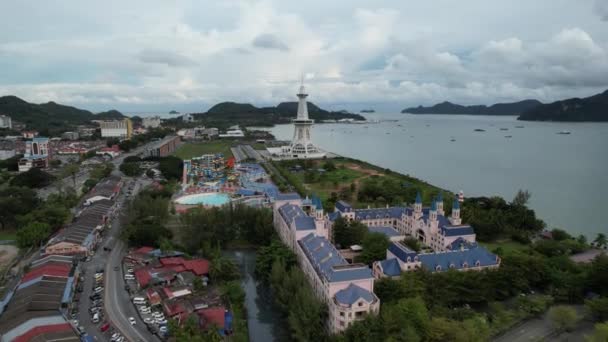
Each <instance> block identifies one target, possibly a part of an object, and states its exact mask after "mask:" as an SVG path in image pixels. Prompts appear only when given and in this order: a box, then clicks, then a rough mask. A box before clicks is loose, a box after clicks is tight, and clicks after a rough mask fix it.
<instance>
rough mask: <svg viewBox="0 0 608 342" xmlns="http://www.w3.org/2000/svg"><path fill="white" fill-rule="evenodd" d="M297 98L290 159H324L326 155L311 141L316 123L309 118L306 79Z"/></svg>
mask: <svg viewBox="0 0 608 342" xmlns="http://www.w3.org/2000/svg"><path fill="white" fill-rule="evenodd" d="M297 96H298V115H297V116H296V119H295V120H293V125H294V132H293V139H292V140H291V146H290V153H291V155H290V157H292V158H298V159H306V158H322V157H323V156H324V155H325V153H323V152H321V151H320V150H319V149H318V148H317V147H316V146H315V145H314V144H313V143H312V139H311V134H310V133H311V132H310V131H311V128H312V124H313V123H314V121H313V120H311V119H309V118H308V105H307V103H306V98H307V97H308V94H306V89H304V79H302V83H301V84H300V91H299V92H298V94H297Z"/></svg>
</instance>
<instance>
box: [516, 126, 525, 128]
mask: <svg viewBox="0 0 608 342" xmlns="http://www.w3.org/2000/svg"><path fill="white" fill-rule="evenodd" d="M515 128H524V126H515Z"/></svg>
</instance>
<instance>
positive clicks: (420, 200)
mask: <svg viewBox="0 0 608 342" xmlns="http://www.w3.org/2000/svg"><path fill="white" fill-rule="evenodd" d="M416 203H422V196H420V191H418V192H417V193H416Z"/></svg>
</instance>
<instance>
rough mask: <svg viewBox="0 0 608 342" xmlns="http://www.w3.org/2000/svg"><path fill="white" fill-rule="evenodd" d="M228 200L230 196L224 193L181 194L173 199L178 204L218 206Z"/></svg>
mask: <svg viewBox="0 0 608 342" xmlns="http://www.w3.org/2000/svg"><path fill="white" fill-rule="evenodd" d="M228 202H230V196H229V195H228V194H224V193H205V194H194V195H186V196H182V197H180V198H178V199H176V200H175V203H178V204H202V205H208V206H216V207H219V206H221V205H224V204H227V203H228Z"/></svg>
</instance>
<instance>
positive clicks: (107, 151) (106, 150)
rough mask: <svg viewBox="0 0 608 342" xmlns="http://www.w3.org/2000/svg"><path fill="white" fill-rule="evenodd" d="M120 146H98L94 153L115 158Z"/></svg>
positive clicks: (118, 153)
mask: <svg viewBox="0 0 608 342" xmlns="http://www.w3.org/2000/svg"><path fill="white" fill-rule="evenodd" d="M120 153H121V151H120V147H119V146H118V145H112V146H111V147H103V148H100V149H99V151H97V152H95V154H97V155H100V156H103V155H108V156H110V157H112V158H116V157H118V156H119V155H120Z"/></svg>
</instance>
